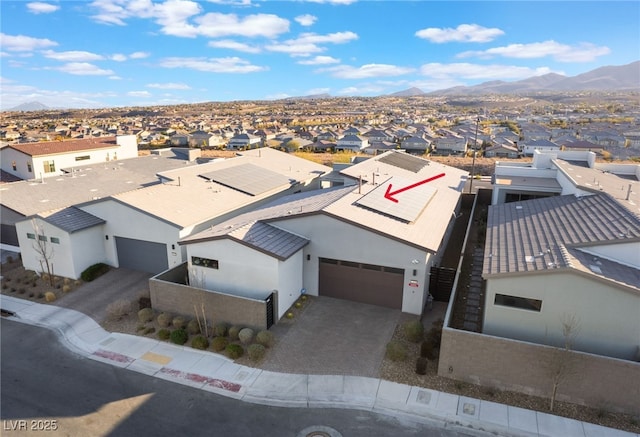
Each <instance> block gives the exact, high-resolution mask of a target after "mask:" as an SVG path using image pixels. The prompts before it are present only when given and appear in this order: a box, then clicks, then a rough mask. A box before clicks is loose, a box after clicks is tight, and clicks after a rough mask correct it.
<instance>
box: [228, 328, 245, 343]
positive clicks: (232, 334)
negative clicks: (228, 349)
mask: <svg viewBox="0 0 640 437" xmlns="http://www.w3.org/2000/svg"><path fill="white" fill-rule="evenodd" d="M241 330H242V327H240V326H232V327H231V328H229V333H228V334H229V340H232V341H235V340H237V339H238V334H239V333H240V331H241Z"/></svg>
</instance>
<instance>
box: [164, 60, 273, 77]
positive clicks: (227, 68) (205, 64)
mask: <svg viewBox="0 0 640 437" xmlns="http://www.w3.org/2000/svg"><path fill="white" fill-rule="evenodd" d="M160 66H161V67H165V68H188V69H191V70H197V71H205V72H209V73H255V72H257V71H264V70H266V69H267V68H266V67H261V66H259V65H252V64H251V63H249V62H248V61H245V60H244V59H240V58H237V57H228V58H211V59H206V58H179V57H173V58H165V59H163V60H162V61H161V62H160Z"/></svg>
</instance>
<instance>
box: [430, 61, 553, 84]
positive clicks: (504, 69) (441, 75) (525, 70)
mask: <svg viewBox="0 0 640 437" xmlns="http://www.w3.org/2000/svg"><path fill="white" fill-rule="evenodd" d="M552 72H553V71H552V70H551V69H550V68H548V67H539V68H529V67H518V66H514V65H498V64H494V65H481V64H467V63H457V64H439V63H432V64H424V65H422V66H421V67H420V74H422V75H423V76H428V77H431V78H434V79H439V80H451V79H452V78H464V79H474V80H506V79H515V80H517V79H526V78H529V77H531V76H541V75H543V74H547V73H552ZM556 73H559V72H556Z"/></svg>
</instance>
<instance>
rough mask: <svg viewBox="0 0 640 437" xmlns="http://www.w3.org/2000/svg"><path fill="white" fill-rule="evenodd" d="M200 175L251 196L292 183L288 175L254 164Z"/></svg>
mask: <svg viewBox="0 0 640 437" xmlns="http://www.w3.org/2000/svg"><path fill="white" fill-rule="evenodd" d="M199 176H200V177H203V178H205V179H209V180H211V181H213V182H217V183H219V184H220V185H224V186H225V187H229V188H232V189H234V190H237V191H240V192H242V193H246V194H249V195H251V196H258V195H260V194H262V193H266V192H267V191H271V190H273V189H275V188H278V187H282V186H283V185H290V184H291V183H290V181H289V178H287V177H286V176H283V175H281V174H280V173H276V172H274V171H271V170H267V169H265V168H262V167H258V166H257V165H253V164H241V165H237V166H234V167H228V168H223V169H220V170H215V171H212V172H209V173H203V174H201V175H199Z"/></svg>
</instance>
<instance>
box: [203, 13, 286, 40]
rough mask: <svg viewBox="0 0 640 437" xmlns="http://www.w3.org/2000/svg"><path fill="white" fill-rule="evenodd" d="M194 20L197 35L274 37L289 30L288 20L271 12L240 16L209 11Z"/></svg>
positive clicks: (214, 36) (213, 36)
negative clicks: (196, 24)
mask: <svg viewBox="0 0 640 437" xmlns="http://www.w3.org/2000/svg"><path fill="white" fill-rule="evenodd" d="M194 21H195V22H196V23H198V26H197V33H198V35H203V36H207V37H212V38H218V37H221V36H231V35H239V36H244V37H249V38H255V37H265V38H276V37H277V36H278V35H280V34H282V33H286V32H288V31H289V20H286V19H284V18H280V17H278V16H277V15H273V14H254V15H247V16H246V17H242V18H240V17H238V16H237V15H236V14H220V13H216V12H211V13H208V14H205V15H203V16H202V17H198V18H196V19H195V20H194Z"/></svg>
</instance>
